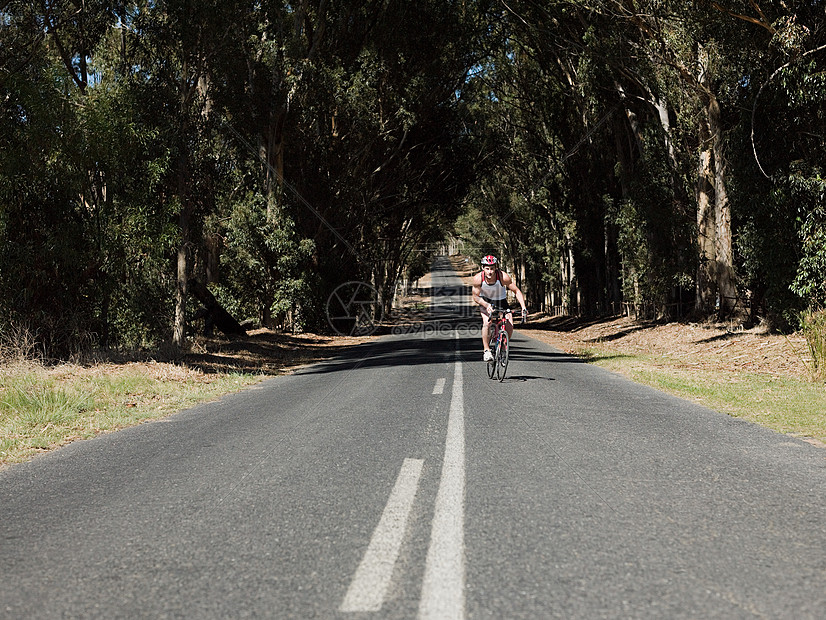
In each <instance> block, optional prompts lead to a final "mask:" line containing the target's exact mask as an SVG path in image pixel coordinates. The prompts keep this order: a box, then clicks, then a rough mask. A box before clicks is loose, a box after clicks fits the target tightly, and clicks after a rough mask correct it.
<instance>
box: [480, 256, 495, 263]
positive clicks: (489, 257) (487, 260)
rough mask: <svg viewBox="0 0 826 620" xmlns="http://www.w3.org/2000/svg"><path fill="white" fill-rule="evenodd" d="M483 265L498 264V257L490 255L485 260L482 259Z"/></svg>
mask: <svg viewBox="0 0 826 620" xmlns="http://www.w3.org/2000/svg"><path fill="white" fill-rule="evenodd" d="M482 264H483V265H495V264H496V257H495V256H494V255H493V254H488V255H487V256H485V258H483V259H482Z"/></svg>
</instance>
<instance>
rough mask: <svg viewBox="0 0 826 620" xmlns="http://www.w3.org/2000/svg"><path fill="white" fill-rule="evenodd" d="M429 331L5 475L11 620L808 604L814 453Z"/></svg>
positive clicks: (442, 296) (5, 589)
mask: <svg viewBox="0 0 826 620" xmlns="http://www.w3.org/2000/svg"><path fill="white" fill-rule="evenodd" d="M432 286H433V293H434V295H433V299H434V302H433V304H432V307H431V311H430V313H429V316H428V321H426V322H425V323H424V324H420V325H416V326H414V325H410V326H402V327H400V328H398V329H397V330H396V332H398V333H396V334H391V335H387V336H383V337H381V338H376V339H374V340H372V341H371V342H369V343H367V344H364V345H360V346H357V347H354V348H353V349H352V350H351V351H349V352H348V353H347V354H346V355H345V356H344V357H340V358H336V359H335V360H331V361H329V362H325V363H321V364H316V365H313V366H309V367H306V368H304V369H302V370H301V371H300V372H297V373H295V374H293V375H290V376H284V377H278V378H273V379H269V380H267V381H264V382H263V383H261V384H259V385H257V386H255V387H253V388H251V389H248V390H245V391H243V392H241V393H238V394H235V395H231V396H228V397H225V398H223V399H221V400H220V401H217V402H214V403H209V404H204V405H201V406H198V407H195V408H193V409H191V410H188V411H184V412H182V413H180V414H177V415H174V416H172V417H170V418H168V419H166V420H164V421H160V422H155V423H148V424H144V425H141V426H138V427H135V428H132V429H128V430H124V431H122V432H118V433H113V434H108V435H104V436H101V437H99V438H96V439H93V440H89V441H83V442H77V443H74V444H71V445H69V446H67V447H65V448H63V449H61V450H58V451H56V452H54V453H52V454H48V455H44V456H41V457H38V458H36V459H35V460H34V461H32V462H30V463H26V464H21V465H16V466H13V467H8V468H5V469H4V470H2V471H0V617H2V618H14V619H18V618H38V619H40V618H138V617H141V618H246V617H258V618H301V619H303V618H348V619H349V618H354V619H361V618H469V619H470V618H491V619H493V618H495V619H501V618H589V619H590V618H726V619H732V618H795V619H799V618H823V617H824V616H826V551H824V549H826V519H824V514H826V493H824V491H826V452H824V451H823V450H822V449H819V448H816V447H814V446H811V445H809V444H808V443H805V442H803V441H799V440H797V439H794V438H790V437H787V436H783V435H778V434H775V433H773V432H771V431H768V430H765V429H763V428H760V427H757V426H753V425H749V424H747V423H744V422H740V421H738V420H736V419H733V418H730V417H728V416H726V415H722V414H719V413H715V412H713V411H710V410H708V409H705V408H702V407H699V406H697V405H695V404H692V403H689V402H686V401H683V400H679V399H677V398H673V397H670V396H667V395H664V394H662V393H660V392H657V391H655V390H652V389H649V388H645V387H641V386H638V385H635V384H633V383H631V382H629V381H627V380H625V379H623V378H621V377H619V376H617V375H614V374H611V373H609V372H607V371H604V370H602V369H599V368H596V367H593V366H590V365H587V364H583V363H580V362H578V361H576V360H574V359H572V358H570V357H567V356H565V355H563V354H561V353H560V352H558V351H556V350H554V349H552V348H550V347H548V346H547V345H545V344H542V343H540V342H538V341H536V340H532V339H530V338H529V337H527V335H526V334H528V333H529V331H527V330H524V331H519V330H518V329H517V332H516V334H515V338H514V340H513V341H512V350H511V353H512V357H511V365H510V367H509V369H508V372H509V377H508V378H507V379H506V380H505V381H504V382H503V383H498V382H495V381H491V380H489V379H488V378H487V376H486V373H485V367H484V364H483V363H482V362H481V343H480V339H479V334H478V319H477V318H476V316H475V314H474V313H473V312H472V311H471V310H470V309H469V306H468V299H467V291H463V290H461V287H460V286H459V280H458V278H456V277H455V274H453V273H452V271H450V269H449V266H448V263H447V262H446V261H440V262H438V263H437V264H436V266H435V268H434V272H433V278H432Z"/></svg>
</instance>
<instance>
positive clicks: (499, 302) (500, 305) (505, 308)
mask: <svg viewBox="0 0 826 620" xmlns="http://www.w3.org/2000/svg"><path fill="white" fill-rule="evenodd" d="M482 299H483V300H484V301H486V302H488V303H489V304H490V305H492V306H493V309H494V310H499V311H501V312H512V311H511V308H510V306H509V305H508V300H507V299H486V298H484V297H482Z"/></svg>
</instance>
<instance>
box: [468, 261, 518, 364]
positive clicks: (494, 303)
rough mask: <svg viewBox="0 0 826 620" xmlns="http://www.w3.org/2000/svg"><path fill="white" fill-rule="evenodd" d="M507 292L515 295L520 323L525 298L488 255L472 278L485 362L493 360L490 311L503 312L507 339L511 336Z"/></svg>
mask: <svg viewBox="0 0 826 620" xmlns="http://www.w3.org/2000/svg"><path fill="white" fill-rule="evenodd" d="M508 291H512V292H513V294H514V295H516V300H517V301H518V302H519V305H520V306H522V322H523V323H524V322H525V318H526V317H527V316H528V309H527V308H526V307H525V296H524V295H523V294H522V291H520V290H519V287H518V286H516V283H514V281H513V278H511V277H510V276H509V275H508V274H507V273H505V272H504V271H502V270H501V269H499V265H498V261H497V260H496V257H495V256H492V255H490V254H489V255H488V256H485V257H484V258H483V259H482V271H480V272H479V273H477V274H476V275H475V276H473V302H474V303H475V304H476V305H477V306H479V307H480V308H481V309H482V345H483V346H484V347H485V353H484V356H483V359H484V360H485V361H486V362H489V361H492V360H493V353H491V351H490V332H489V327H490V313H491V311H492V310H503V311H505V312H506V313H507V314H506V315H505V318H506V320H507V322H506V323H505V329H506V330H507V332H508V338H510V337H511V336H512V335H513V314H512V313H511V310H510V307H509V306H508Z"/></svg>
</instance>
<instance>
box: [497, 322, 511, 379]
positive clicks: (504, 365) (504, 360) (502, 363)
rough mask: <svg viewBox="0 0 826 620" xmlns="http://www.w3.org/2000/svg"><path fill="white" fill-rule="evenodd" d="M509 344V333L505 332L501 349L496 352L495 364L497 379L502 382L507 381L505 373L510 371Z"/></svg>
mask: <svg viewBox="0 0 826 620" xmlns="http://www.w3.org/2000/svg"><path fill="white" fill-rule="evenodd" d="M509 344H510V343H509V342H508V332H506V331H503V332H502V337H501V338H500V340H499V347H498V348H497V351H496V358H495V360H494V363H495V364H496V378H497V379H499V381H500V382H501V381H503V380H504V379H505V373H506V372H507V371H508V349H509V348H510V347H509Z"/></svg>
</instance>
